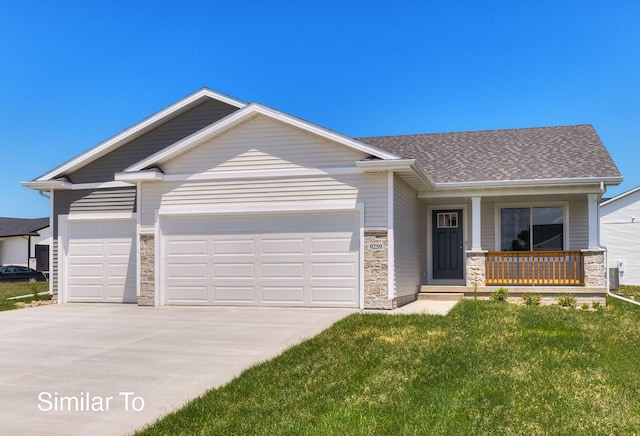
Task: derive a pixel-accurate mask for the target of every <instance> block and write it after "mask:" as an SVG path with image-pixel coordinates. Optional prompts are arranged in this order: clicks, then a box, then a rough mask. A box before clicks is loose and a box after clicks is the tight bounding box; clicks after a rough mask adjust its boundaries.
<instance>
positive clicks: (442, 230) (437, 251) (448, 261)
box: [431, 209, 463, 279]
mask: <svg viewBox="0 0 640 436" xmlns="http://www.w3.org/2000/svg"><path fill="white" fill-rule="evenodd" d="M431 222H432V223H433V225H432V227H433V253H432V257H433V278H434V279H462V259H463V258H462V241H463V239H462V210H461V209H454V210H434V211H433V220H432V221H431Z"/></svg>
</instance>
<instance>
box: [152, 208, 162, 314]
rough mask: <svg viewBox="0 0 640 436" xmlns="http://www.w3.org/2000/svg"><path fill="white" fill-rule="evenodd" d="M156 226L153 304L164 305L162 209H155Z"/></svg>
mask: <svg viewBox="0 0 640 436" xmlns="http://www.w3.org/2000/svg"><path fill="white" fill-rule="evenodd" d="M154 227H155V238H154V240H153V245H154V248H155V250H154V252H155V256H154V259H153V268H154V272H153V305H154V306H162V305H164V303H163V302H164V298H162V297H163V295H164V286H162V284H163V283H164V280H162V277H163V274H164V271H163V269H162V265H163V262H162V256H163V250H162V246H163V245H164V234H163V232H162V226H161V225H160V211H159V210H158V209H156V210H155V211H154Z"/></svg>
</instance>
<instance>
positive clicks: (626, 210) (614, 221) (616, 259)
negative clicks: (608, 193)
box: [600, 186, 640, 285]
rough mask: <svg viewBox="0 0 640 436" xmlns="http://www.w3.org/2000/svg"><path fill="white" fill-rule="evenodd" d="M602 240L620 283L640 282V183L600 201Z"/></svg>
mask: <svg viewBox="0 0 640 436" xmlns="http://www.w3.org/2000/svg"><path fill="white" fill-rule="evenodd" d="M600 239H601V240H602V244H603V245H604V246H605V247H606V248H607V251H608V259H609V267H610V268H618V269H619V279H620V283H621V284H625V285H640V186H639V187H637V188H635V189H632V190H630V191H627V192H625V193H622V194H620V195H618V196H616V197H613V198H610V199H608V200H606V201H603V202H602V203H601V204H600Z"/></svg>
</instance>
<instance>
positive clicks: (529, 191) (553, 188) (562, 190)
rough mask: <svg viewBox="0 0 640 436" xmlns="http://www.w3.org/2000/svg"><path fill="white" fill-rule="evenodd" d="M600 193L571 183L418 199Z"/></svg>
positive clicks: (436, 192) (456, 192) (423, 194)
mask: <svg viewBox="0 0 640 436" xmlns="http://www.w3.org/2000/svg"><path fill="white" fill-rule="evenodd" d="M596 193H600V185H596V184H595V183H594V184H589V185H575V186H572V185H571V183H567V184H566V185H549V186H546V187H545V186H537V187H536V186H529V187H527V186H518V185H517V184H514V185H512V186H502V187H492V188H488V187H481V186H479V187H477V188H474V189H471V188H468V189H438V190H433V191H421V192H418V198H420V199H427V200H430V199H439V198H448V199H450V198H461V199H462V198H466V197H471V196H474V195H475V196H481V197H503V196H510V197H513V196H524V195H526V196H535V195H554V194H556V195H570V194H579V195H581V194H596Z"/></svg>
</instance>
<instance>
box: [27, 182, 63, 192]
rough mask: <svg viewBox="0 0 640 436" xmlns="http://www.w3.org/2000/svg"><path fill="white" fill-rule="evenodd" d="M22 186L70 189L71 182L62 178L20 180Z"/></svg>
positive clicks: (42, 189) (41, 189)
mask: <svg viewBox="0 0 640 436" xmlns="http://www.w3.org/2000/svg"><path fill="white" fill-rule="evenodd" d="M20 184H21V185H22V186H24V187H25V188H29V189H35V190H37V191H53V190H54V189H71V187H72V184H71V183H69V182H67V181H64V180H44V181H32V182H20Z"/></svg>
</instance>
